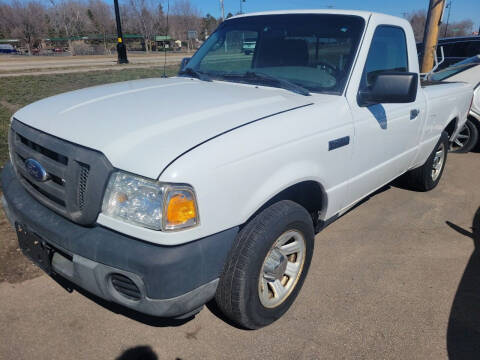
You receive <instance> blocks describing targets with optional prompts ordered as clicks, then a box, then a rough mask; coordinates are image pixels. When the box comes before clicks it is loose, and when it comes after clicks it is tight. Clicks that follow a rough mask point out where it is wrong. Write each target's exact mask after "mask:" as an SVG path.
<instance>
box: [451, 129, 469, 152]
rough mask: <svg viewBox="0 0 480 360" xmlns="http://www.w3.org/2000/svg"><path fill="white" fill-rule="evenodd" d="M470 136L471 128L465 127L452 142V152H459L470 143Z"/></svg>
mask: <svg viewBox="0 0 480 360" xmlns="http://www.w3.org/2000/svg"><path fill="white" fill-rule="evenodd" d="M470 136H471V133H470V128H469V127H468V126H467V125H464V126H463V128H462V130H460V132H459V133H458V135H457V137H456V138H455V140H454V141H453V142H452V146H451V150H452V151H458V150H460V149H462V148H463V147H464V146H465V145H466V144H468V142H469V141H470Z"/></svg>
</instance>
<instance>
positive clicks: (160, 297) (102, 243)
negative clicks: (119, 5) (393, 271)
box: [1, 163, 238, 317]
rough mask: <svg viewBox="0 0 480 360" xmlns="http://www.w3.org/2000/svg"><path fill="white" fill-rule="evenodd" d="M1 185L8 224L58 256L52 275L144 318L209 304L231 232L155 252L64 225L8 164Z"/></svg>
mask: <svg viewBox="0 0 480 360" xmlns="http://www.w3.org/2000/svg"><path fill="white" fill-rule="evenodd" d="M1 183H2V189H3V192H4V199H2V203H3V206H4V208H5V212H6V213H7V216H8V217H9V220H10V221H11V222H12V224H15V223H19V224H21V225H22V226H24V227H26V229H27V230H28V231H29V232H32V233H35V234H36V235H38V236H39V237H40V238H41V239H43V240H44V241H46V242H47V243H48V245H50V246H51V247H53V248H54V249H57V250H59V251H58V252H55V253H54V255H53V259H52V268H53V270H54V271H55V272H56V273H57V274H59V275H61V276H62V277H65V278H66V279H68V280H69V281H71V282H73V283H74V284H76V285H77V286H79V287H81V288H83V289H85V290H87V291H88V292H90V293H93V294H95V295H97V296H99V297H101V298H103V299H105V300H108V301H112V302H115V303H118V304H121V305H124V306H126V307H128V308H131V309H134V310H136V311H139V312H142V313H146V314H150V315H155V316H162V317H179V316H182V315H184V314H187V313H189V312H191V311H193V310H195V309H197V308H199V307H201V306H202V305H203V304H205V303H206V302H207V301H209V300H210V299H212V298H213V296H214V295H215V291H216V287H217V283H218V278H219V276H220V274H221V271H222V269H223V265H224V263H225V260H226V257H227V255H228V252H229V250H230V248H231V246H232V244H233V241H234V239H235V237H236V234H237V232H238V228H237V227H235V228H232V229H229V230H225V231H222V232H220V233H217V234H214V235H211V236H208V237H205V238H202V239H199V240H196V241H193V242H190V243H187V244H183V245H178V246H160V245H156V244H152V243H147V242H144V241H141V240H138V239H135V238H132V237H130V236H126V235H123V234H120V233H118V232H115V231H113V230H109V229H106V228H104V227H102V226H98V225H97V226H93V227H85V226H81V225H78V224H76V223H73V222H71V221H70V220H67V219H66V218H64V217H62V216H61V215H58V214H57V213H55V212H53V211H52V210H50V209H48V208H47V207H45V206H44V205H42V204H40V203H39V202H38V201H36V200H35V199H34V198H33V197H32V196H31V195H30V194H29V193H28V192H27V191H26V190H25V189H24V188H23V186H22V185H21V183H20V182H19V181H18V179H17V178H16V176H15V174H14V171H13V168H12V166H11V164H10V163H8V164H7V165H6V166H5V168H4V170H3V171H2V174H1ZM62 253H63V254H62ZM113 274H121V275H123V276H126V277H128V278H129V279H130V280H131V281H132V282H133V283H134V284H135V285H136V286H137V287H138V289H139V291H140V293H141V298H140V299H139V300H135V301H134V300H131V299H129V298H127V297H125V296H123V295H122V294H121V293H119V292H118V291H116V290H115V288H114V287H113V286H112V284H111V278H112V275H113Z"/></svg>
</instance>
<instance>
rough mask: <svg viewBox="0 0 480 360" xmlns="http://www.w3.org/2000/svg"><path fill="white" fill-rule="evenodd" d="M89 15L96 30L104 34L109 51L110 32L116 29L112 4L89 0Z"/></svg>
mask: <svg viewBox="0 0 480 360" xmlns="http://www.w3.org/2000/svg"><path fill="white" fill-rule="evenodd" d="M87 15H88V18H89V20H90V23H91V27H92V29H93V30H94V32H95V33H97V34H100V35H102V39H103V47H104V50H105V53H109V50H108V47H107V41H108V34H113V33H114V31H115V22H114V20H113V13H112V8H111V6H108V4H107V3H105V2H104V1H102V0H90V1H89V2H88V9H87Z"/></svg>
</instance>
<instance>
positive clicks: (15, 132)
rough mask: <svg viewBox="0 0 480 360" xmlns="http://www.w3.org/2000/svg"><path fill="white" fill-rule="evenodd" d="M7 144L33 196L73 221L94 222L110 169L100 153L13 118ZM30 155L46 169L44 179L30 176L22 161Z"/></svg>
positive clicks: (22, 180)
mask: <svg viewBox="0 0 480 360" xmlns="http://www.w3.org/2000/svg"><path fill="white" fill-rule="evenodd" d="M9 147H10V154H11V158H12V162H13V166H14V168H15V172H16V174H17V177H18V178H19V180H20V181H21V183H22V184H23V186H24V187H25V188H26V189H27V191H28V192H29V193H30V194H31V195H32V196H33V197H35V198H36V199H37V200H38V201H39V202H41V203H42V204H44V205H45V206H47V207H49V208H51V209H52V210H54V211H56V212H57V213H59V214H61V215H63V216H65V217H67V218H69V219H70V220H72V221H74V222H77V223H79V224H82V225H91V224H93V223H94V222H95V220H96V218H97V216H98V213H99V212H100V210H101V201H102V196H103V191H104V189H105V186H106V183H107V181H108V177H109V175H110V173H111V172H112V171H113V167H112V165H111V164H110V163H109V162H108V160H107V159H106V158H105V156H104V155H103V154H102V153H100V152H98V151H94V150H91V149H88V148H85V147H82V146H80V145H76V144H73V143H70V142H68V141H65V140H61V139H59V138H56V137H54V136H52V135H48V134H45V133H43V132H41V131H39V130H36V129H34V128H31V127H29V126H27V125H25V124H22V123H21V122H20V121H18V120H16V119H14V120H13V122H12V126H11V129H10V133H9ZM31 159H33V160H36V161H38V163H39V164H40V165H41V166H42V168H43V169H44V170H45V171H46V172H47V174H48V176H47V178H46V179H42V180H39V179H37V178H34V177H33V176H32V174H31V173H30V172H29V171H28V170H27V167H26V165H25V162H26V161H27V160H31ZM91 174H95V176H92V175H91Z"/></svg>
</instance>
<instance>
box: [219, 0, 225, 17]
mask: <svg viewBox="0 0 480 360" xmlns="http://www.w3.org/2000/svg"><path fill="white" fill-rule="evenodd" d="M220 7H221V9H222V21H225V7H224V6H223V0H220Z"/></svg>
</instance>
